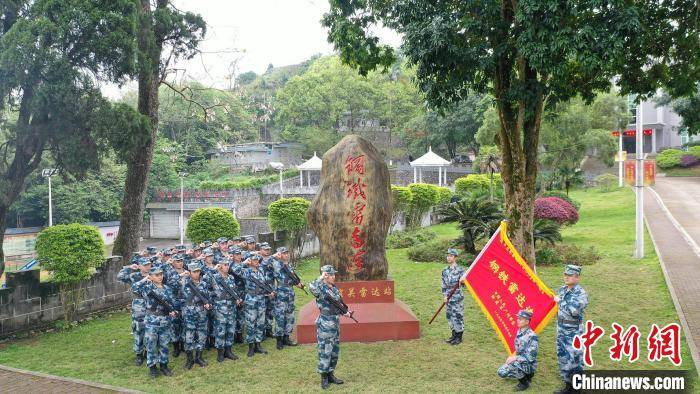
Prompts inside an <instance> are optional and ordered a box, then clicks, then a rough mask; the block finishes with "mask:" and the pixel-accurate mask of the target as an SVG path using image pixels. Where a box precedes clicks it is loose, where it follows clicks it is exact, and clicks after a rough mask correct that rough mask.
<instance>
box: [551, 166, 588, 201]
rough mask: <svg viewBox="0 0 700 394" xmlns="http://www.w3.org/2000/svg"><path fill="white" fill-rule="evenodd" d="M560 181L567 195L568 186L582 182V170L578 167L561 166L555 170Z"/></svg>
mask: <svg viewBox="0 0 700 394" xmlns="http://www.w3.org/2000/svg"><path fill="white" fill-rule="evenodd" d="M557 172H558V175H559V178H560V179H561V183H562V184H563V185H564V188H565V190H566V195H567V196H568V195H569V188H570V187H571V186H573V185H580V184H582V183H583V171H581V169H580V168H571V167H562V168H559V170H558V171H557Z"/></svg>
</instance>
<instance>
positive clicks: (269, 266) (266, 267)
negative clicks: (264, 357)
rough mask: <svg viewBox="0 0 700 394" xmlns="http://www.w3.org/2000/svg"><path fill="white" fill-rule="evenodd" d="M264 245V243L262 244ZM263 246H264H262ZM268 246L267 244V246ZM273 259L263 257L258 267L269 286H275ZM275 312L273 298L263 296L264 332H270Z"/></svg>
mask: <svg viewBox="0 0 700 394" xmlns="http://www.w3.org/2000/svg"><path fill="white" fill-rule="evenodd" d="M263 245H265V244H263ZM263 247H265V246H263ZM267 247H268V248H269V246H267ZM274 260H275V258H274V257H272V256H267V257H264V258H263V259H262V261H261V263H260V269H261V270H262V271H263V273H264V274H265V283H267V284H268V285H269V286H270V287H272V288H274V287H275V269H274V267H273V261H274ZM274 312H275V299H274V298H270V297H265V333H267V334H270V335H271V333H272V320H273V319H274V317H275V316H274Z"/></svg>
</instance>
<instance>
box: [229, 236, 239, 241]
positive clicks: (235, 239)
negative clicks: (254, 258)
mask: <svg viewBox="0 0 700 394" xmlns="http://www.w3.org/2000/svg"><path fill="white" fill-rule="evenodd" d="M241 240H242V238H241V237H236V238H233V239H230V240H229V241H234V242H241Z"/></svg>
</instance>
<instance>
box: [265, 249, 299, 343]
mask: <svg viewBox="0 0 700 394" xmlns="http://www.w3.org/2000/svg"><path fill="white" fill-rule="evenodd" d="M271 260H272V267H273V269H274V273H275V280H276V281H277V288H276V292H277V296H275V328H276V329H277V331H276V332H275V336H277V349H278V350H281V349H282V348H284V347H285V346H296V345H297V344H296V343H294V342H293V341H292V340H291V339H289V336H290V335H291V334H292V330H293V329H294V296H295V294H294V288H293V287H292V286H293V285H292V283H291V278H290V277H289V272H294V269H293V268H292V267H291V266H290V265H289V250H287V248H285V247H281V248H278V249H277V254H276V255H275V256H273V257H272V258H271ZM297 287H299V288H300V289H301V288H302V287H303V284H301V283H299V284H297Z"/></svg>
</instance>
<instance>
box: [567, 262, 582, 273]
mask: <svg viewBox="0 0 700 394" xmlns="http://www.w3.org/2000/svg"><path fill="white" fill-rule="evenodd" d="M564 275H581V266H580V265H573V264H567V265H566V267H564Z"/></svg>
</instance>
